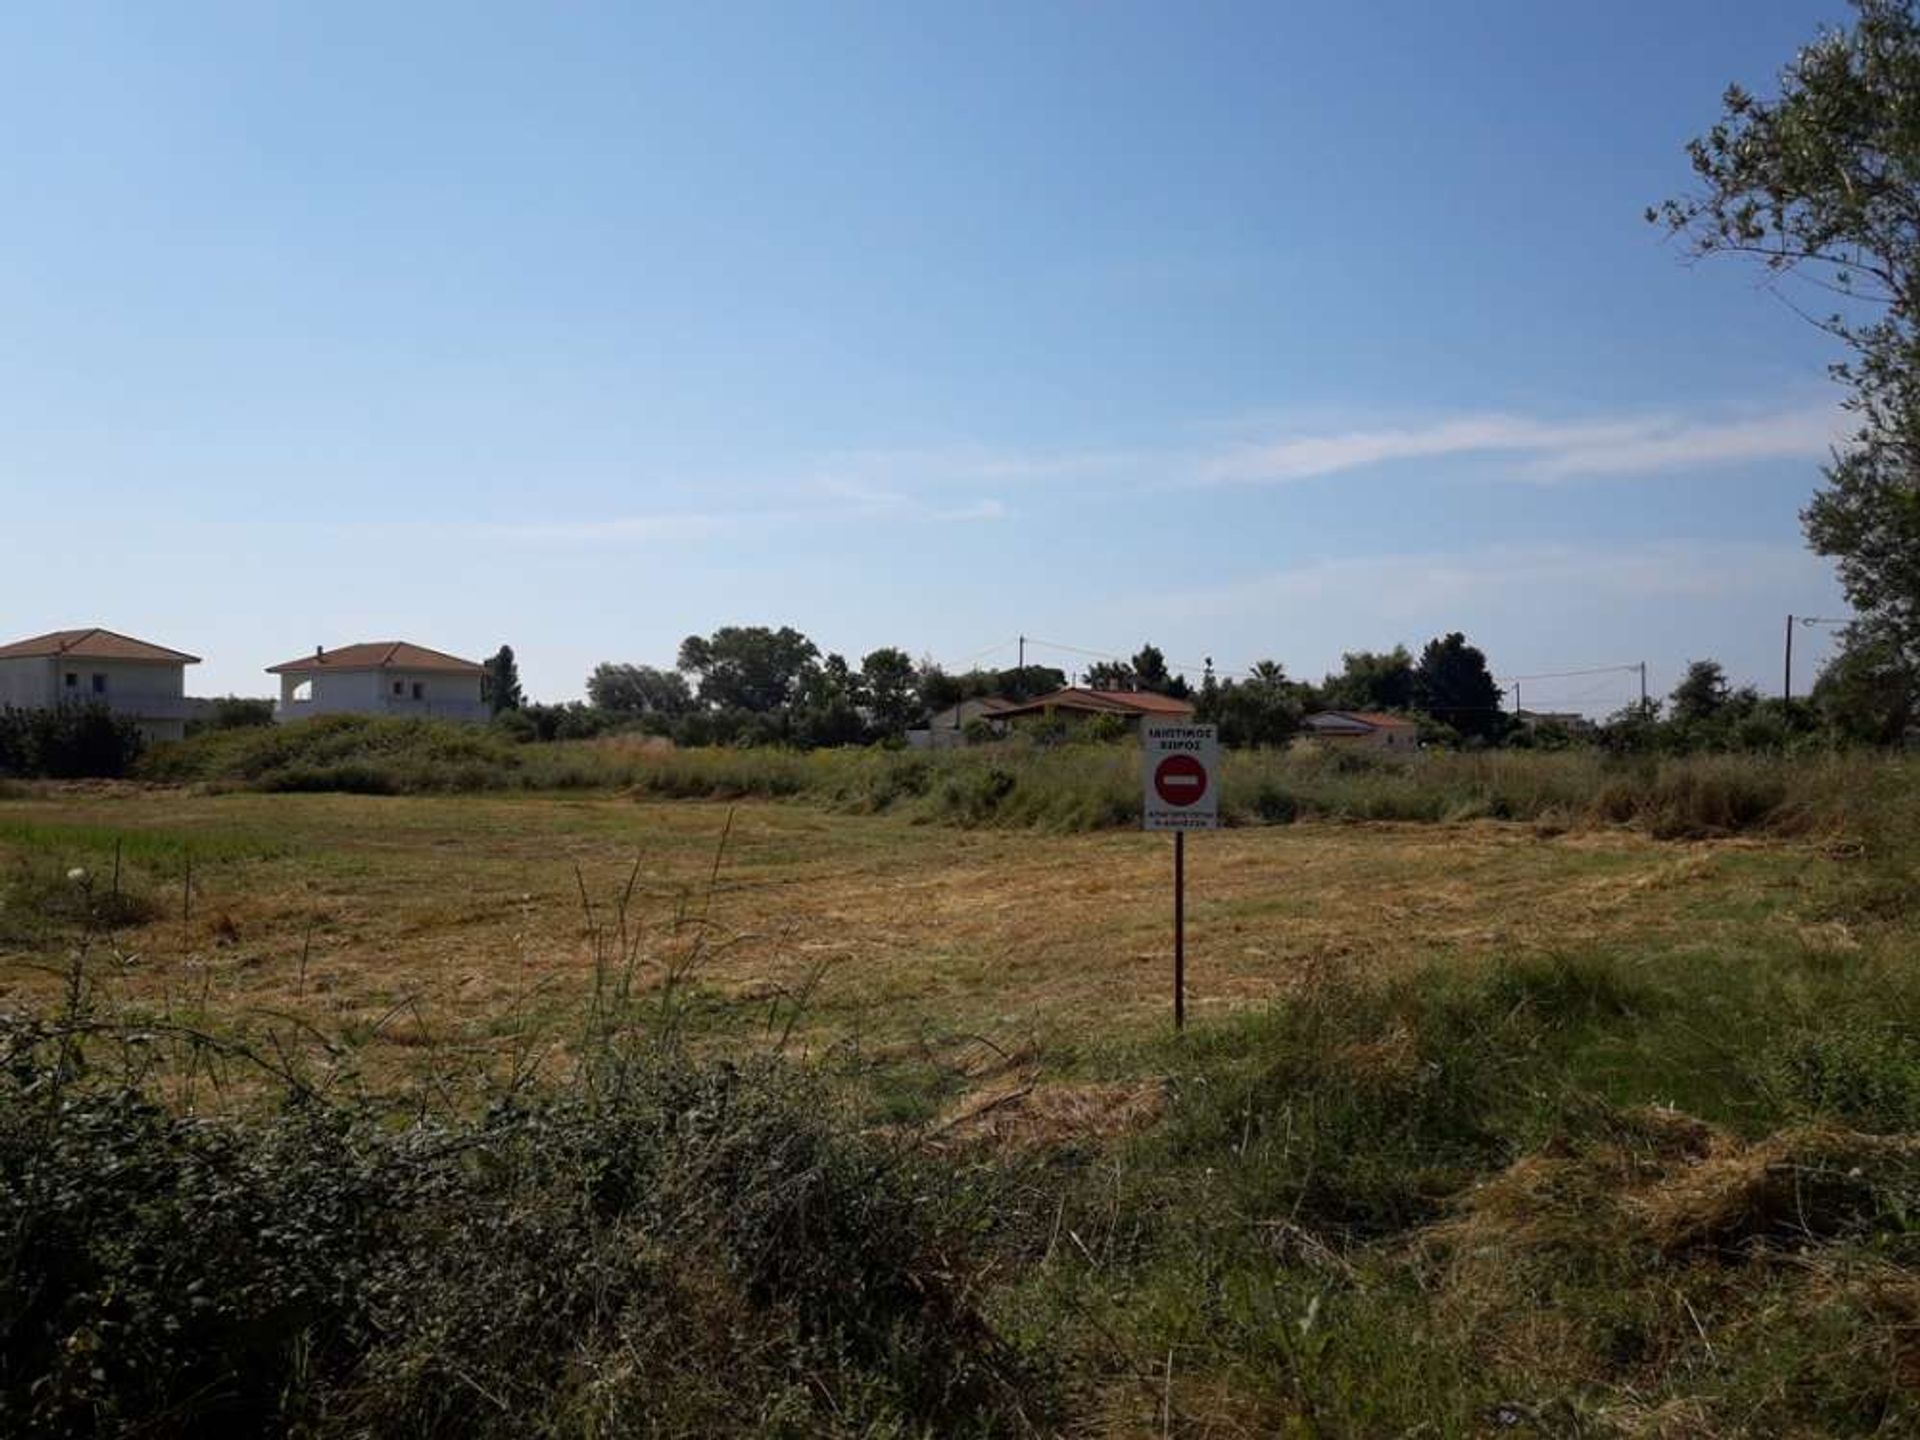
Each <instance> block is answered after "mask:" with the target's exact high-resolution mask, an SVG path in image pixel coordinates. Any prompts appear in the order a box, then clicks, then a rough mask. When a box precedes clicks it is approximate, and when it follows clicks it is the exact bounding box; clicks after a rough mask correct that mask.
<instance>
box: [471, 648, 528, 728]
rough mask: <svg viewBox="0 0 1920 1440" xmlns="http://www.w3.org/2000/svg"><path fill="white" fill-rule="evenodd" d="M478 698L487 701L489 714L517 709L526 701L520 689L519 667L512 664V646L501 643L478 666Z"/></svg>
mask: <svg viewBox="0 0 1920 1440" xmlns="http://www.w3.org/2000/svg"><path fill="white" fill-rule="evenodd" d="M480 698H481V699H482V700H484V701H486V702H487V710H488V712H489V713H490V714H494V715H498V714H499V713H500V712H501V711H502V710H518V709H519V708H520V707H521V706H522V705H523V704H525V703H526V698H527V697H526V696H525V695H524V694H522V693H521V690H520V667H519V666H518V665H516V664H514V661H513V647H512V646H511V645H502V646H501V647H500V648H499V649H498V650H496V651H494V652H493V658H492V659H490V660H488V661H487V662H486V664H484V665H482V666H481V667H480Z"/></svg>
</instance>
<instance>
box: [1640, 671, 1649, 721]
mask: <svg viewBox="0 0 1920 1440" xmlns="http://www.w3.org/2000/svg"><path fill="white" fill-rule="evenodd" d="M1640 713H1641V714H1642V715H1644V714H1646V713H1647V662H1646V661H1644V660H1642V661H1641V662H1640Z"/></svg>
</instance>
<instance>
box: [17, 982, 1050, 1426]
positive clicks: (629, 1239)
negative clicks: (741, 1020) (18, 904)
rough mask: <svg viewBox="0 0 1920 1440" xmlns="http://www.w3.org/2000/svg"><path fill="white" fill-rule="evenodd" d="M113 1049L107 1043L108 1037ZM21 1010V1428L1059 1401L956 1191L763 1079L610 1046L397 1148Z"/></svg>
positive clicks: (355, 1124) (982, 1412)
mask: <svg viewBox="0 0 1920 1440" xmlns="http://www.w3.org/2000/svg"><path fill="white" fill-rule="evenodd" d="M86 1028H89V1029H97V1028H98V1027H92V1026H89V1027H86ZM76 1035H77V1032H76V1031H75V1030H73V1029H70V1028H67V1027H65V1026H63V1025H61V1024H48V1023H43V1022H39V1021H35V1020H31V1019H24V1018H21V1017H19V1016H17V1015H16V1016H11V1017H8V1018H5V1019H0V1232H4V1234H5V1236H6V1240H7V1243H6V1246H5V1249H4V1252H0V1253H3V1254H4V1260H0V1430H4V1431H5V1432H6V1433H8V1434H48V1435H76V1436H78V1435H107V1434H126V1433H131V1432H135V1431H137V1432H138V1433H141V1434H145V1435H155V1436H180V1437H186V1436H196V1435H204V1434H212V1433H221V1434H266V1433H276V1434H277V1433H288V1432H295V1433H301V1434H307V1435H322V1436H323V1435H341V1436H351V1435H367V1434H383V1435H385V1434H408V1435H429V1436H433V1435H444V1436H449V1437H451V1436H456V1435H457V1436H466V1435H474V1436H502V1437H505V1436H521V1435H529V1434H545V1435H556V1434H601V1433H610V1432H611V1433H621V1434H660V1433H667V1434H717V1433H735V1434H737V1433H744V1432H747V1431H759V1430H767V1429H771V1430H774V1431H781V1432H785V1433H795V1434H801V1433H805V1434H819V1433H841V1434H902V1435H904V1434H932V1433H954V1432H955V1431H956V1430H966V1431H969V1432H971V1433H995V1432H1008V1431H1014V1430H1021V1429H1025V1428H1026V1426H1027V1424H1028V1423H1029V1417H1033V1416H1038V1415H1042V1414H1044V1413H1045V1406H1046V1400H1047V1397H1046V1392H1045V1390H1044V1389H1043V1387H1041V1386H1040V1385H1039V1384H1038V1383H1037V1382H1036V1381H1035V1380H1034V1378H1033V1377H1032V1375H1031V1374H1029V1372H1028V1370H1027V1368H1026V1367H1025V1365H1024V1363H1023V1362H1022V1361H1021V1359H1020V1358H1019V1357H1018V1356H1017V1355H1016V1354H1014V1353H1013V1352H1012V1351H1010V1350H1009V1349H1008V1348H1007V1347H1005V1346H1004V1345H1002V1344H1001V1343H1000V1342H999V1341H997V1339H996V1338H995V1336H994V1335H993V1333H992V1332H991V1331H990V1330H989V1329H988V1328H987V1326H986V1325H985V1323H984V1322H983V1319H982V1317H981V1316H980V1314H979V1313H978V1312H977V1310H975V1308H974V1307H973V1304H972V1302H971V1300H970V1298H969V1289H968V1279H967V1277H966V1275H965V1273H964V1272H963V1271H961V1270H957V1269H956V1267H955V1263H954V1257H955V1253H956V1252H955V1251H954V1249H953V1247H952V1246H951V1245H949V1244H948V1243H947V1236H946V1229H947V1226H948V1225H949V1223H950V1222H949V1220H948V1219H946V1218H943V1217H947V1216H952V1215H956V1214H958V1213H959V1212H958V1210H957V1208H956V1206H957V1204H958V1202H957V1201H956V1199H955V1197H956V1196H959V1195H962V1194H964V1193H965V1191H966V1187H965V1185H964V1184H963V1183H961V1182H960V1179H959V1177H958V1176H956V1175H954V1174H951V1173H947V1172H945V1171H942V1170H939V1169H937V1168H936V1167H935V1162H933V1161H931V1160H929V1159H928V1158H927V1157H925V1156H918V1155H907V1154H902V1153H900V1152H899V1151H898V1150H897V1149H894V1148H890V1147H887V1146H883V1145H880V1144H878V1143H876V1142H873V1141H869V1140H867V1139H865V1138H863V1137H862V1136H861V1135H860V1134H859V1133H858V1132H857V1131H856V1130H855V1129H854V1128H853V1126H852V1125H851V1124H849V1123H847V1122H846V1121H845V1120H843V1119H842V1118H840V1115H839V1112H838V1110H837V1109H836V1108H835V1106H834V1105H833V1104H832V1103H830V1102H829V1101H828V1100H827V1099H826V1097H825V1096H824V1095H823V1094H822V1093H821V1092H820V1090H819V1089H818V1088H817V1086H815V1085H814V1084H813V1083H812V1082H811V1081H809V1080H808V1079H807V1078H806V1077H804V1076H803V1075H800V1074H798V1073H797V1072H794V1071H791V1070H788V1069H785V1068H782V1067H780V1066H778V1065H774V1064H771V1063H765V1062H756V1063H753V1064H748V1065H740V1066H735V1065H730V1064H727V1063H724V1062H696V1061H693V1060H690V1059H688V1058H686V1057H685V1056H683V1055H681V1054H679V1053H678V1052H676V1051H673V1050H671V1049H654V1048H650V1047H643V1048H634V1049H630V1050H627V1051H625V1052H623V1053H619V1054H615V1053H613V1052H611V1051H608V1052H602V1053H601V1054H600V1055H598V1057H597V1058H596V1061H595V1064H594V1066H592V1067H590V1069H589V1070H583V1071H582V1072H581V1074H580V1076H578V1077H577V1078H576V1079H575V1081H574V1082H573V1083H572V1084H570V1085H567V1086H564V1087H562V1088H559V1089H557V1090H546V1091H540V1092H530V1091H521V1092H519V1093H517V1094H515V1095H514V1096H513V1097H512V1098H511V1099H509V1100H504V1101H502V1102H501V1103H499V1104H496V1105H495V1106H493V1107H492V1108H490V1109H488V1110H486V1111H484V1112H482V1113H479V1114H473V1115H468V1114H445V1113H436V1114H433V1115H432V1116H431V1117H430V1118H428V1119H417V1120H415V1121H414V1122H413V1123H410V1124H407V1125H404V1126H398V1127H396V1126H395V1125H394V1124H393V1123H392V1122H391V1119H390V1117H388V1116H386V1115H384V1114H382V1113H380V1112H378V1111H376V1110H375V1109H373V1108H371V1107H370V1106H367V1105H365V1104H362V1103H357V1102H352V1101H344V1100H341V1101H335V1100H323V1099H322V1098H321V1097H320V1096H318V1095H317V1094H315V1093H313V1092H312V1091H310V1090H307V1089H305V1088H303V1087H297V1088H295V1089H294V1090H293V1091H291V1092H290V1094H289V1097H288V1098H289V1101H290V1103H289V1104H288V1105H286V1106H285V1107H283V1108H281V1109H279V1110H277V1111H272V1112H268V1113H265V1114H262V1115H260V1116H258V1117H257V1118H254V1119H252V1120H245V1121H242V1120H233V1121H224V1122H215V1121H209V1120H202V1119H196V1118H193V1117H190V1116H181V1115H177V1114H174V1113H172V1112H170V1111H168V1110H167V1109H164V1108H162V1107H161V1106H160V1105H158V1104H156V1103H154V1101H153V1100H152V1099H151V1098H149V1097H148V1096H147V1095H146V1094H144V1093H143V1092H142V1091H141V1090H140V1089H139V1088H138V1087H137V1086H135V1085H133V1084H131V1083H130V1082H127V1081H121V1080H114V1079H108V1078H104V1077H103V1076H102V1075H101V1074H100V1073H99V1071H98V1069H97V1068H96V1067H92V1066H88V1065H86V1064H85V1063H84V1062H83V1059H82V1052H80V1051H78V1050H76V1048H75V1046H76V1044H77V1043H78V1042H77V1039H76Z"/></svg>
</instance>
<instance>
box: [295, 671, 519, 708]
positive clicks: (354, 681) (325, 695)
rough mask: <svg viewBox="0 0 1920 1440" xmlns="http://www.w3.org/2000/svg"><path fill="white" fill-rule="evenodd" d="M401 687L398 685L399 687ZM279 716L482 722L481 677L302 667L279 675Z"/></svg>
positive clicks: (438, 672)
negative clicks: (412, 717) (414, 717)
mask: <svg viewBox="0 0 1920 1440" xmlns="http://www.w3.org/2000/svg"><path fill="white" fill-rule="evenodd" d="M396 687H397V688H396ZM276 713H277V715H278V718H279V719H281V720H303V719H306V718H308V717H310V716H314V715H430V716H434V717H437V718H441V719H448V720H484V719H485V718H486V717H487V708H486V706H485V705H483V704H482V703H481V700H480V677H479V676H478V675H449V674H447V673H445V672H444V671H432V672H425V673H422V672H417V671H410V670H322V671H318V672H316V671H312V670H303V671H299V672H296V673H293V674H288V675H282V676H281V677H280V708H279V710H278V711H277V712H276Z"/></svg>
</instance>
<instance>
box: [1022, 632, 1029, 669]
mask: <svg viewBox="0 0 1920 1440" xmlns="http://www.w3.org/2000/svg"><path fill="white" fill-rule="evenodd" d="M1020 668H1021V669H1022V670H1024V669H1026V668H1027V637H1026V636H1024V635H1022V636H1021V637H1020Z"/></svg>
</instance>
